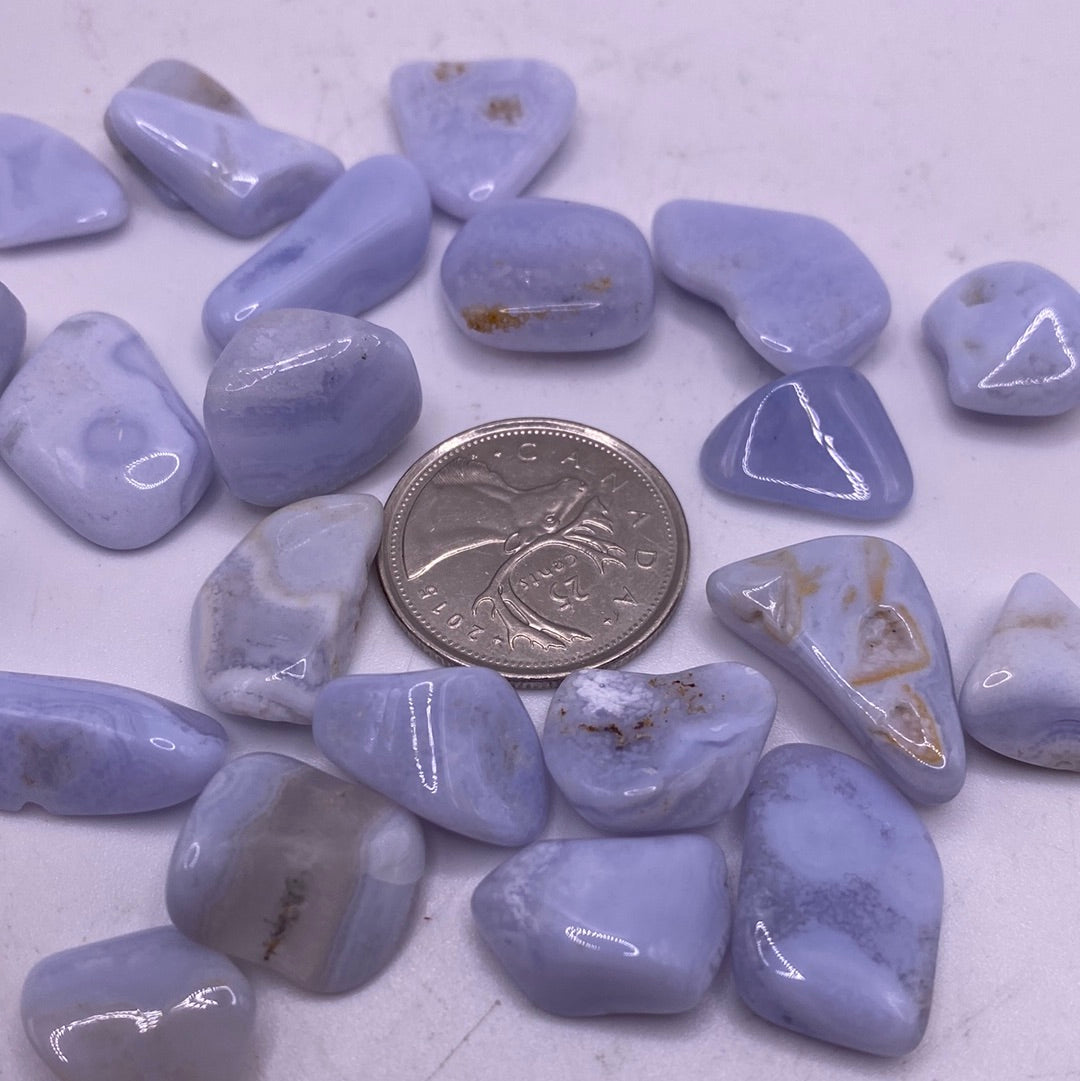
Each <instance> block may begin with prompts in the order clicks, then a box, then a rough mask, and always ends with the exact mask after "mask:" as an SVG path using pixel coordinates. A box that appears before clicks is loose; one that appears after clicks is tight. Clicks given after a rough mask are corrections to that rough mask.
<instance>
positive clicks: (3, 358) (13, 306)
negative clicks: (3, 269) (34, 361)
mask: <svg viewBox="0 0 1080 1081" xmlns="http://www.w3.org/2000/svg"><path fill="white" fill-rule="evenodd" d="M25 344H26V312H25V311H23V306H22V305H21V304H20V303H19V300H18V298H17V297H16V296H15V294H14V293H13V292H12V291H11V290H10V289H9V288H8V287H7V286H6V285H4V283H3V282H0V393H3V390H4V387H6V386H7V381H8V380H9V379H10V378H11V375H12V373H13V372H14V371H15V368H16V366H17V365H18V363H19V358H20V357H21V356H22V351H23V346H24V345H25Z"/></svg>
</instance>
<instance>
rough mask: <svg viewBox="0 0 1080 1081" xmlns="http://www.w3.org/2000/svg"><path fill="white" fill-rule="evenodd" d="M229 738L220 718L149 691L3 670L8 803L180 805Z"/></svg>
mask: <svg viewBox="0 0 1080 1081" xmlns="http://www.w3.org/2000/svg"><path fill="white" fill-rule="evenodd" d="M227 744H228V737H227V736H226V735H225V730H224V729H223V728H222V727H221V725H220V724H218V722H217V721H215V720H214V719H213V718H211V717H207V716H206V715H205V714H203V713H199V712H198V711H196V710H193V709H188V708H187V707H186V706H181V705H177V704H176V703H175V702H169V701H166V700H165V699H164V698H157V697H156V696H154V695H151V694H144V693H143V692H142V691H136V690H132V689H131V688H129V687H118V686H116V685H115V684H112V683H98V682H95V681H92V680H86V679H68V678H66V677H63V676H40V675H28V674H24V673H20V672H0V810H4V811H18V810H20V809H21V808H22V807H24V806H26V805H27V804H35V805H36V806H38V807H41V808H43V809H44V810H46V811H50V812H51V813H53V814H60V815H103V814H134V813H136V812H139V811H154V810H157V809H158V808H161V807H171V806H173V805H174V804H177V803H183V802H184V801H185V800H189V799H191V798H192V797H193V796H196V795H198V793H199V792H201V791H202V789H203V787H204V786H205V785H206V782H207V781H209V780H210V778H211V777H212V776H213V775H214V773H215V772H216V771H217V770H218V769H219V768H220V767H221V764H222V763H223V762H224V761H225V752H226V749H227Z"/></svg>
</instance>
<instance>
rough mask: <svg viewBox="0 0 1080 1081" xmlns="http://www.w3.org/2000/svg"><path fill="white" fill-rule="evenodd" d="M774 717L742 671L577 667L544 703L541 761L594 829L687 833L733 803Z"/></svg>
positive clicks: (724, 666)
mask: <svg viewBox="0 0 1080 1081" xmlns="http://www.w3.org/2000/svg"><path fill="white" fill-rule="evenodd" d="M775 713H776V692H775V691H773V688H772V684H770V683H769V681H768V680H767V679H766V678H765V677H764V676H763V675H761V673H759V672H755V671H754V669H753V668H748V667H747V666H746V665H744V664H733V663H720V664H704V665H701V666H700V667H698V668H691V669H690V670H689V671H685V672H676V673H672V674H671V675H658V676H651V675H647V674H645V673H643V672H626V671H621V672H612V671H609V670H606V669H588V668H586V669H583V670H582V671H580V672H574V673H573V674H571V675H570V676H568V677H567V678H566V679H564V680H563V682H562V684H561V685H560V686H559V689H558V690H557V691H556V692H555V694H554V695H553V696H552V699H551V704H550V706H549V707H548V713H547V721H546V723H545V725H544V737H543V748H544V759H545V761H546V762H547V767H548V769H549V770H550V771H551V775H552V777H553V778H554V780H555V783H556V784H557V785H558V786H559V789H560V791H561V792H562V794H563V795H564V796H565V797H566V799H567V800H568V802H569V803H570V805H571V806H572V807H573V808H574V810H575V811H577V812H578V814H580V815H581V816H582V818H584V819H585V820H586V821H587V822H589V823H590V824H591V825H593V826H596V827H597V829H602V830H608V831H610V832H612V833H657V832H660V831H666V830H680V829H696V828H698V827H700V826H709V825H712V823H714V822H716V821H717V820H718V819H719V818H720V817H721V816H722V815H723V814H725V813H726V812H728V811H730V810H731V808H732V807H734V806H735V804H736V803H738V802H739V800H740V799H742V797H743V793H744V792H745V791H746V786H747V785H748V784H749V783H750V775H751V773H753V770H754V766H755V765H756V764H757V760H758V757H759V755H760V754H761V748H762V747H763V746H764V745H765V737H766V736H767V735H768V734H769V729H770V727H771V726H772V722H773V716H774V714H775Z"/></svg>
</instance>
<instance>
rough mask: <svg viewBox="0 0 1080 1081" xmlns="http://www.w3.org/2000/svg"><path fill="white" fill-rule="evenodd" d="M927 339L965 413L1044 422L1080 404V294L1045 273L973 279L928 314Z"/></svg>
mask: <svg viewBox="0 0 1080 1081" xmlns="http://www.w3.org/2000/svg"><path fill="white" fill-rule="evenodd" d="M923 335H924V337H925V338H926V343H927V345H929V346H930V349H931V351H932V352H933V353H934V355H935V356H936V357H937V358H938V360H940V361H941V363H942V365H943V367H944V368H945V374H946V376H947V378H948V384H949V397H950V398H952V400H953V401H954V402H955V403H956V404H957V405H959V406H962V407H963V408H965V409H975V410H978V411H979V412H981V413H1000V414H1002V415H1004V416H1028V417H1043V416H1052V415H1054V414H1056V413H1064V412H1066V411H1067V410H1069V409H1072V408H1073V407H1074V406H1075V405H1076V404H1077V403H1078V402H1080V366H1078V363H1077V361H1078V358H1080V293H1077V291H1076V290H1075V289H1074V288H1073V287H1072V286H1071V285H1069V283H1068V282H1066V281H1063V280H1062V279H1061V278H1059V277H1058V276H1057V275H1056V274H1051V273H1050V271H1049V270H1044V269H1043V268H1042V267H1040V266H1035V265H1034V264H1032V263H995V264H993V265H992V266H986V267H981V268H979V269H978V270H972V271H969V272H968V273H967V274H965V275H963V276H962V277H960V278H958V279H957V280H956V281H955V282H953V283H952V285H950V286H949V287H948V288H947V289H946V290H945V291H944V292H943V293H942V294H941V296H939V297H938V298H937V300H935V301H934V303H933V304H931V305H930V307H929V308H928V309H927V311H926V315H925V316H924V317H923Z"/></svg>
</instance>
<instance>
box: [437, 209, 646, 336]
mask: <svg viewBox="0 0 1080 1081" xmlns="http://www.w3.org/2000/svg"><path fill="white" fill-rule="evenodd" d="M441 274H442V286H443V293H444V295H445V297H446V301H447V303H448V304H449V307H450V315H451V317H452V318H453V320H454V323H455V324H456V325H457V326H458V327H459V328H460V329H461V330H462V331H464V332H465V334H467V335H468V336H469V337H470V338H471V339H472V340H473V341H477V342H480V343H481V344H483V345H490V346H493V347H494V348H496V349H511V350H526V351H535V352H541V353H543V352H551V353H565V352H581V351H591V350H595V349H614V348H617V347H618V346H622V345H628V344H629V343H630V342H633V341H636V340H637V339H638V338H640V337H641V336H642V335H643V334H644V333H645V332H646V331H647V330H648V329H649V326H650V324H651V323H652V313H653V297H654V292H655V284H656V283H655V281H654V276H653V268H652V255H651V254H650V252H649V246H648V244H647V243H646V242H645V238H644V237H643V236H642V235H641V233H640V232H639V231H638V228H637V226H635V225H634V224H633V222H631V221H630V220H629V219H627V218H624V217H623V216H622V215H621V214H616V213H615V212H614V211H612V210H605V209H603V208H602V207H598V206H586V205H585V204H584V203H569V202H563V201H561V200H557V199H514V200H511V201H509V202H506V203H503V204H501V205H499V206H493V207H491V208H490V209H489V210H486V211H484V212H483V213H481V214H478V215H477V216H476V217H475V218H472V219H471V220H470V221H467V222H466V223H465V224H464V225H463V226H462V227H461V229H460V230H459V231H458V233H457V235H456V236H455V237H454V239H453V240H451V241H450V245H449V247H447V249H446V253H445V254H444V255H443V261H442V271H441Z"/></svg>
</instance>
